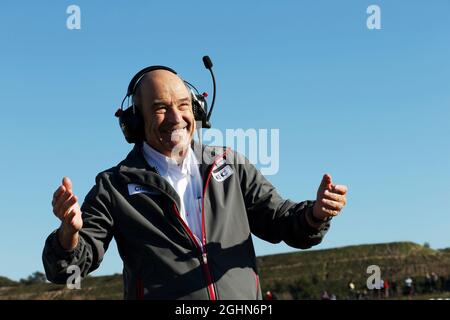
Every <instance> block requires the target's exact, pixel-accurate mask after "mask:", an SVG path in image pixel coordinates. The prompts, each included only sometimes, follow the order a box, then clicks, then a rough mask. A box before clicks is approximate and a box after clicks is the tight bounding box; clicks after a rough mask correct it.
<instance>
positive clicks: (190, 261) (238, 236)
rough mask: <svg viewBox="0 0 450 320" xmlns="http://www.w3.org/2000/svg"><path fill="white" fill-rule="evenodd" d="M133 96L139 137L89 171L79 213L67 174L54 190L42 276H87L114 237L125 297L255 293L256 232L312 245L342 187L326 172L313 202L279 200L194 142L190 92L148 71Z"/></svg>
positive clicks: (232, 156)
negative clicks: (107, 163) (113, 161)
mask: <svg viewBox="0 0 450 320" xmlns="http://www.w3.org/2000/svg"><path fill="white" fill-rule="evenodd" d="M133 99H134V102H135V103H136V105H137V106H138V108H137V109H138V111H139V112H140V113H141V114H142V116H143V118H144V126H145V139H144V141H142V142H141V143H136V144H135V146H134V148H133V150H132V151H131V152H130V153H129V154H128V156H127V157H126V159H125V160H123V161H122V162H121V163H119V164H118V165H117V166H116V167H113V168H110V169H108V170H106V171H104V172H102V173H100V174H99V175H98V176H97V177H96V184H95V186H94V187H93V188H92V189H91V190H90V192H89V193H88V194H87V196H86V198H85V201H84V203H83V205H82V207H81V208H80V206H79V204H78V198H77V197H76V196H75V194H74V191H73V188H72V183H71V181H70V180H69V179H68V178H67V177H64V179H63V182H62V185H61V186H59V188H58V189H57V190H56V191H55V193H54V195H53V201H52V205H53V212H54V214H55V215H56V216H57V217H58V218H59V219H60V220H61V226H60V227H59V228H58V229H57V230H56V231H54V232H53V233H52V234H50V236H49V237H48V238H47V241H46V244H45V248H44V252H43V262H44V266H45V271H46V275H47V278H48V279H49V280H50V281H52V282H55V283H65V281H66V279H67V278H68V276H69V274H67V268H68V267H69V266H70V265H76V266H78V267H79V268H80V270H81V275H82V276H83V277H84V276H86V275H87V274H88V273H90V272H92V271H93V270H95V269H96V268H98V266H99V264H100V262H101V260H102V258H103V255H104V253H105V251H106V250H107V248H108V244H109V242H110V241H111V239H112V238H113V237H114V238H115V240H116V242H117V246H118V249H119V253H120V256H121V258H122V260H123V262H124V270H123V277H124V297H125V298H126V299H144V298H145V299H262V295H261V289H260V285H259V277H258V272H257V266H256V258H255V252H254V248H253V244H252V239H251V233H253V234H254V235H256V236H258V237H260V238H262V239H264V240H267V241H269V242H272V243H278V242H280V241H285V242H286V243H287V244H289V245H291V246H293V247H296V248H309V247H311V246H313V245H316V244H318V243H320V242H321V240H322V238H323V236H324V235H325V233H326V231H327V230H328V228H329V225H330V222H329V220H330V219H331V217H333V216H335V215H337V214H338V213H339V212H340V211H341V210H342V208H343V206H344V205H345V203H346V199H345V195H346V192H347V188H346V187H345V186H341V185H333V184H332V181H331V177H330V176H329V175H324V177H323V179H322V182H321V184H320V186H319V189H318V192H317V200H316V201H304V202H300V203H294V202H291V201H289V200H283V199H282V198H281V197H280V196H279V195H278V193H277V192H276V190H275V188H274V187H273V186H272V185H271V184H270V183H269V182H268V181H267V180H266V179H265V178H264V176H262V174H261V173H260V172H259V171H258V170H257V169H256V168H255V167H254V166H253V165H252V164H250V163H249V162H248V160H247V159H245V158H244V157H243V156H242V155H240V154H238V153H235V152H232V151H230V150H227V149H225V148H220V150H219V149H217V148H212V147H208V146H201V145H199V144H197V143H193V142H192V137H193V133H194V131H195V126H196V124H195V120H194V116H193V111H192V105H191V104H192V101H191V96H190V93H189V91H188V89H187V88H186V86H185V84H184V82H183V81H182V80H181V79H180V78H179V77H178V76H177V75H176V74H174V73H172V72H170V71H168V70H153V71H151V72H148V73H146V74H145V75H144V77H143V78H142V79H141V81H140V83H139V86H138V87H137V91H136V93H135V95H134V96H133ZM195 150H197V151H199V152H195ZM224 172H225V174H223V173H224Z"/></svg>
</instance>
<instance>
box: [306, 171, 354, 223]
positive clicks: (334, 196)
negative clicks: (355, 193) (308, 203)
mask: <svg viewBox="0 0 450 320" xmlns="http://www.w3.org/2000/svg"><path fill="white" fill-rule="evenodd" d="M346 194H347V187H346V186H343V185H333V184H332V182H331V176H330V175H329V174H325V175H324V176H323V178H322V182H321V183H320V186H319V189H318V190H317V199H316V203H315V204H314V209H313V215H314V217H315V218H316V219H319V220H324V219H326V218H328V217H334V216H336V215H338V214H339V212H340V211H341V210H342V208H343V207H344V206H345V204H346V203H347V200H346V198H345V195H346Z"/></svg>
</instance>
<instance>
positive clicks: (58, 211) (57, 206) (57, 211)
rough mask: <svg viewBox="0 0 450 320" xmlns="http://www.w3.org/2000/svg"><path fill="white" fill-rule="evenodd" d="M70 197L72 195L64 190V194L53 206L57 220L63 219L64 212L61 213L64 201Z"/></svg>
mask: <svg viewBox="0 0 450 320" xmlns="http://www.w3.org/2000/svg"><path fill="white" fill-rule="evenodd" d="M72 196H73V193H72V192H69V191H67V190H66V191H64V193H63V194H62V195H60V196H59V197H58V198H57V199H56V201H55V203H54V205H53V212H54V213H55V214H56V215H57V216H58V217H59V218H63V215H64V211H62V208H63V206H64V204H65V203H66V201H67V200H69V199H70V198H71V197H72Z"/></svg>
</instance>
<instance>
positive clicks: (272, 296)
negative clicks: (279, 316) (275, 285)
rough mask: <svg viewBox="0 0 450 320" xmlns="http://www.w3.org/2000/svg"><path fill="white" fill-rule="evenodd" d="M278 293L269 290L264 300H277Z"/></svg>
mask: <svg viewBox="0 0 450 320" xmlns="http://www.w3.org/2000/svg"><path fill="white" fill-rule="evenodd" d="M277 299H278V298H277V295H276V294H275V293H273V292H272V291H270V290H269V291H267V292H266V294H265V295H264V300H277Z"/></svg>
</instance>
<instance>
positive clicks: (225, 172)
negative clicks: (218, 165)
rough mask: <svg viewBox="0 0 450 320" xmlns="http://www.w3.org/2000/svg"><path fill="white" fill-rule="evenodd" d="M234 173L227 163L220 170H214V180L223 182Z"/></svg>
mask: <svg viewBox="0 0 450 320" xmlns="http://www.w3.org/2000/svg"><path fill="white" fill-rule="evenodd" d="M233 173H234V171H233V169H232V168H231V167H230V166H229V165H226V166H225V167H223V168H222V169H220V170H219V171H217V172H213V173H212V176H213V178H214V180H216V181H217V182H222V181H224V180H226V179H227V178H228V177H229V176H231V175H232V174H233Z"/></svg>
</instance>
